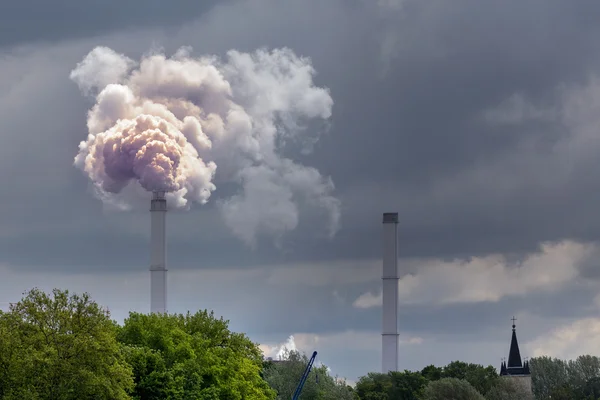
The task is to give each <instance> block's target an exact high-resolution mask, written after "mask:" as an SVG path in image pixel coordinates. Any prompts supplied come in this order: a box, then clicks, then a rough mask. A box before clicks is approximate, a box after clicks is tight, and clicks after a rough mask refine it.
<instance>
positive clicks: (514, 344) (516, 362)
mask: <svg viewBox="0 0 600 400" xmlns="http://www.w3.org/2000/svg"><path fill="white" fill-rule="evenodd" d="M516 320H517V319H516V318H515V317H513V318H512V322H513V325H512V338H511V340H510V351H509V353H508V365H507V367H508V368H522V367H523V363H522V362H521V352H520V351H519V342H518V341H517V332H516V331H515V328H516V326H515V321H516Z"/></svg>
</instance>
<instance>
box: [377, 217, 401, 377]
mask: <svg viewBox="0 0 600 400" xmlns="http://www.w3.org/2000/svg"><path fill="white" fill-rule="evenodd" d="M399 279H400V278H399V276H398V213H384V214H383V276H382V280H383V307H382V324H381V325H382V331H381V372H383V373H384V374H386V373H388V372H389V371H398V346H399V344H400V342H399V337H400V334H399V332H398V280H399Z"/></svg>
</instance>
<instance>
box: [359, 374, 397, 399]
mask: <svg viewBox="0 0 600 400" xmlns="http://www.w3.org/2000/svg"><path fill="white" fill-rule="evenodd" d="M391 389H392V381H391V379H390V375H388V374H381V373H377V372H370V373H368V374H367V375H366V376H361V377H360V378H359V380H358V382H356V387H355V390H356V394H357V395H358V397H359V398H360V399H361V400H388V399H389V398H390V397H389V393H390V390H391Z"/></svg>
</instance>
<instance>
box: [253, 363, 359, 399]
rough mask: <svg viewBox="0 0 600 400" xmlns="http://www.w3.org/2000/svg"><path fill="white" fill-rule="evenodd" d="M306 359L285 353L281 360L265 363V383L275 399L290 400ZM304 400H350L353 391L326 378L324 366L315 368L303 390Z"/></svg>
mask: <svg viewBox="0 0 600 400" xmlns="http://www.w3.org/2000/svg"><path fill="white" fill-rule="evenodd" d="M308 361H309V358H308V357H307V356H306V354H301V353H300V352H298V351H285V352H284V355H283V357H282V359H281V360H277V361H275V362H273V361H271V362H268V363H267V364H268V365H267V367H266V368H265V371H264V377H265V380H266V381H267V382H268V383H269V385H270V386H271V387H272V388H273V389H275V391H276V392H277V399H278V400H279V399H284V400H289V399H291V398H292V395H293V394H294V391H295V390H296V387H297V386H298V383H299V382H300V379H301V378H302V374H303V373H304V370H305V369H306V366H307V365H308ZM301 398H302V399H303V400H317V399H318V400H352V399H355V398H356V395H355V393H354V390H353V389H352V388H351V387H350V386H348V385H347V384H346V382H345V381H344V380H342V379H338V378H337V377H333V376H331V375H330V374H329V372H328V370H327V367H326V366H325V365H314V366H313V368H312V370H311V373H310V375H309V376H308V378H307V379H306V382H305V384H304V387H303V389H302V395H301Z"/></svg>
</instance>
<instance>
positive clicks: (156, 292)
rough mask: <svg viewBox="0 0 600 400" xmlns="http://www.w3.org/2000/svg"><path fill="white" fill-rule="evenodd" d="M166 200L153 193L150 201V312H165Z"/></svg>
mask: <svg viewBox="0 0 600 400" xmlns="http://www.w3.org/2000/svg"><path fill="white" fill-rule="evenodd" d="M166 222H167V200H166V198H165V192H153V193H152V200H151V201H150V246H151V248H150V311H151V312H152V313H166V312H167V262H166V258H167V237H166V236H167V235H166Z"/></svg>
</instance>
